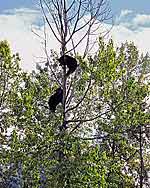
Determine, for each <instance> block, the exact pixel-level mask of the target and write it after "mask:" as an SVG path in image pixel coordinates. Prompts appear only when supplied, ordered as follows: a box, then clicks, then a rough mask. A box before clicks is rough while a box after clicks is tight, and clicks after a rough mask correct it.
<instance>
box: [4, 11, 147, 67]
mask: <svg viewBox="0 0 150 188" xmlns="http://www.w3.org/2000/svg"><path fill="white" fill-rule="evenodd" d="M41 23H42V17H41V15H40V12H39V11H37V10H32V9H26V8H22V9H14V10H8V11H5V12H3V14H0V28H1V29H0V40H4V39H6V40H8V41H9V42H10V45H11V48H12V49H13V51H14V52H19V54H20V56H21V57H22V67H23V68H24V69H25V70H31V69H33V68H34V67H35V61H36V62H37V61H38V58H36V57H44V50H43V49H42V47H43V44H41V39H40V38H38V37H37V36H36V35H35V34H34V33H32V31H31V28H32V27H34V28H36V31H37V32H38V34H39V35H40V36H43V34H44V33H43V25H42V24H41ZM148 23H150V15H143V14H142V15H140V14H135V13H134V12H133V11H131V10H123V11H122V12H121V14H120V16H118V19H117V25H114V27H113V29H112V30H111V33H110V35H111V36H112V38H113V39H114V41H115V42H116V44H120V43H122V42H125V41H134V42H135V44H136V45H137V47H138V48H139V49H140V51H141V52H144V53H146V52H147V51H149V52H150V37H149V35H150V26H148ZM105 26H106V28H107V27H110V25H105ZM133 26H134V29H132V27H133ZM135 26H136V27H135ZM80 34H81V33H80ZM80 34H78V35H76V38H77V39H79V35H80ZM82 34H83V31H82ZM48 41H49V43H48V49H54V50H58V51H59V48H60V47H59V45H58V43H57V42H56V39H55V38H54V36H53V35H52V34H51V32H48ZM82 47H83V46H82V45H81V46H80V47H79V48H78V49H79V52H81V51H82Z"/></svg>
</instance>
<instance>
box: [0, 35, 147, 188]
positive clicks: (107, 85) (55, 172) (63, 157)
mask: <svg viewBox="0 0 150 188" xmlns="http://www.w3.org/2000/svg"><path fill="white" fill-rule="evenodd" d="M99 46H100V47H99V53H98V54H97V55H95V57H94V58H93V57H88V58H87V59H86V60H85V59H83V58H82V57H80V56H78V57H77V58H78V61H79V63H80V66H79V68H78V70H77V73H76V75H75V76H74V79H72V82H71V84H72V85H70V86H69V83H70V82H69V83H67V84H68V85H67V86H68V87H67V88H70V90H69V91H68V92H69V95H68V98H67V102H68V103H67V110H68V111H67V112H66V113H67V117H68V124H67V129H66V130H65V131H64V130H62V131H60V129H61V126H62V107H61V105H59V106H58V107H57V110H56V112H57V113H55V114H53V113H50V112H49V109H48V105H47V101H48V98H49V96H50V95H51V94H52V93H53V91H54V90H55V89H56V88H57V87H58V83H57V82H56V80H55V79H54V77H53V74H52V73H51V72H50V70H49V69H48V66H47V65H45V67H44V68H41V67H39V68H38V70H36V72H35V71H33V72H32V73H30V74H29V73H26V72H23V71H22V70H21V69H20V68H19V62H20V59H19V55H18V54H16V55H12V54H11V50H10V47H9V45H8V43H7V42H6V41H2V42H0V125H1V127H0V128H1V133H0V143H1V147H0V162H1V166H2V167H3V169H2V174H3V175H2V178H1V179H0V183H2V182H6V179H10V177H11V176H13V177H16V176H17V177H19V178H20V181H21V183H20V184H21V187H33V188H34V187H40V186H41V187H42V186H43V187H48V188H50V187H52V188H55V187H56V188H57V187H62V188H63V187H64V188H65V187H67V188H69V187H70V188H79V187H80V188H82V187H83V188H90V187H91V188H107V187H108V188H117V187H118V188H119V187H124V188H128V187H131V188H132V187H135V186H136V185H137V184H138V185H139V179H140V168H141V166H140V164H141V163H140V161H141V155H140V152H139V150H140V145H141V143H142V148H143V151H142V152H143V153H142V155H143V160H144V164H143V165H144V166H143V171H142V173H143V174H142V175H143V177H144V180H143V181H144V183H145V184H146V183H147V182H148V180H147V172H148V170H149V168H150V167H149V159H148V157H149V156H148V153H147V150H148V144H147V142H148V138H149V134H147V133H148V125H149V123H150V121H149V120H150V115H149V109H148V104H147V100H146V99H147V97H148V96H149V92H150V88H149V83H148V78H149V77H148V75H149V56H148V55H146V56H143V55H142V56H140V55H139V53H138V50H137V48H136V47H135V46H134V44H133V43H125V44H122V46H121V47H120V48H117V49H116V48H115V47H114V44H113V41H112V40H110V41H109V42H108V43H107V44H105V43H104V41H103V39H102V38H100V40H99ZM53 55H54V54H53ZM53 59H54V61H53V62H52V67H53V69H54V72H55V73H56V75H58V78H59V79H61V78H62V74H61V72H60V70H59V67H58V66H54V65H55V64H56V63H57V62H56V60H55V57H54V56H53ZM141 129H142V133H141V132H140V130H141ZM141 134H142V140H141ZM20 164H21V167H19V165H20ZM10 166H12V167H11V168H10ZM20 169H21V172H20V171H19V170H20ZM19 174H21V175H19Z"/></svg>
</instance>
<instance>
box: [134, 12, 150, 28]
mask: <svg viewBox="0 0 150 188" xmlns="http://www.w3.org/2000/svg"><path fill="white" fill-rule="evenodd" d="M133 23H134V24H135V25H137V26H143V27H150V15H145V14H143V15H140V14H138V15H136V17H135V18H134V19H133Z"/></svg>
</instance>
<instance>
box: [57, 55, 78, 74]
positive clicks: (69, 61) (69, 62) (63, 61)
mask: <svg viewBox="0 0 150 188" xmlns="http://www.w3.org/2000/svg"><path fill="white" fill-rule="evenodd" d="M58 61H59V63H60V65H61V66H63V65H66V66H67V67H68V71H67V73H66V76H69V75H70V74H71V73H73V72H74V71H75V70H76V68H77V66H78V65H77V60H76V59H75V58H73V57H71V56H69V55H63V56H61V57H60V58H59V59H58Z"/></svg>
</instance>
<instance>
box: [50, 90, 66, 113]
mask: <svg viewBox="0 0 150 188" xmlns="http://www.w3.org/2000/svg"><path fill="white" fill-rule="evenodd" d="M62 100H63V90H62V88H61V87H59V88H58V89H56V90H55V93H54V94H53V95H52V96H50V98H49V101H48V105H49V109H50V111H51V112H55V110H56V107H57V105H58V104H59V103H62Z"/></svg>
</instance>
